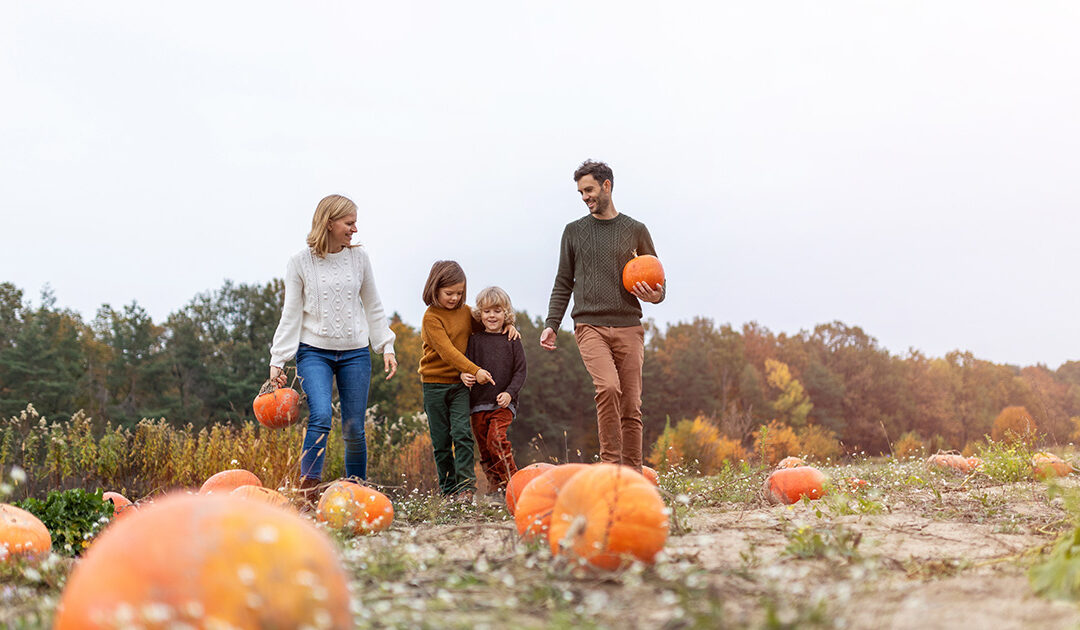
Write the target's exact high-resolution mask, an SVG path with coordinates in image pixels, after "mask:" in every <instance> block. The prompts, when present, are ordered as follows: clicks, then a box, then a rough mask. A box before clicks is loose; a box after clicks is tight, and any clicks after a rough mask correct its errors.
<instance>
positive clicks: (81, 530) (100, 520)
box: [15, 488, 113, 556]
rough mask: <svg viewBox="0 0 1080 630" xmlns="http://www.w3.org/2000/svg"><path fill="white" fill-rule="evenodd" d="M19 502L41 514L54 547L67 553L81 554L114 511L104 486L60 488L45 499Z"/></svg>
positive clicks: (32, 511)
mask: <svg viewBox="0 0 1080 630" xmlns="http://www.w3.org/2000/svg"><path fill="white" fill-rule="evenodd" d="M15 506H16V507H19V508H22V509H24V510H26V511H27V512H30V513H31V514H33V515H34V516H36V517H38V519H40V520H41V522H42V523H44V524H45V527H46V528H48V530H49V535H50V536H51V537H52V547H53V551H55V552H57V553H59V554H61V555H65V556H77V555H79V554H81V553H82V550H83V549H85V548H86V547H88V546H89V545H90V540H91V539H92V538H93V537H94V536H96V535H97V533H98V531H100V530H101V528H102V527H103V526H104V525H105V523H107V522H109V519H110V518H112V515H113V506H112V503H109V502H107V501H105V500H103V499H102V498H101V490H100V489H99V490H97V491H95V492H87V491H86V490H83V489H82V488H75V489H73V490H62V491H61V490H57V491H53V492H50V493H49V496H47V497H46V498H45V500H44V501H42V500H41V499H35V498H33V497H30V498H28V499H24V500H22V501H18V502H16V503H15Z"/></svg>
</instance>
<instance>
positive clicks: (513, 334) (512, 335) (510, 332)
mask: <svg viewBox="0 0 1080 630" xmlns="http://www.w3.org/2000/svg"><path fill="white" fill-rule="evenodd" d="M506 338H507V339H509V340H510V341H513V340H515V339H521V333H519V332H518V329H517V328H514V325H513V324H511V325H509V326H507V327H506Z"/></svg>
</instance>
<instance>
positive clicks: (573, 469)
mask: <svg viewBox="0 0 1080 630" xmlns="http://www.w3.org/2000/svg"><path fill="white" fill-rule="evenodd" d="M588 469H589V465H588V464H563V465H562V466H556V467H554V468H551V469H548V470H545V471H544V472H543V474H541V475H540V476H539V477H537V478H536V479H533V480H532V481H530V482H529V483H528V484H527V485H526V486H525V489H524V490H522V491H521V497H520V498H518V501H517V505H516V507H515V511H514V523H515V524H516V525H517V530H518V533H519V534H521V537H522V538H524V539H525V540H534V539H536V538H547V532H548V527H549V526H550V524H551V510H552V509H553V508H554V507H555V499H556V498H557V497H558V496H559V491H560V490H562V487H563V486H565V485H566V484H567V482H569V481H570V479H572V478H573V477H574V475H576V474H578V473H580V472H581V471H583V470H588Z"/></svg>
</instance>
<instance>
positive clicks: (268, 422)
mask: <svg viewBox="0 0 1080 630" xmlns="http://www.w3.org/2000/svg"><path fill="white" fill-rule="evenodd" d="M251 406H252V408H253V409H254V410H255V419H256V420H258V421H259V423H260V424H262V425H263V426H264V427H269V428H271V429H280V428H283V427H287V426H289V425H290V424H293V423H295V422H296V421H297V420H299V419H300V394H299V393H297V391H296V390H295V389H293V388H291V387H276V386H275V385H274V384H273V381H266V382H265V383H263V386H262V389H260V390H259V395H258V396H256V397H255V401H254V402H252V403H251Z"/></svg>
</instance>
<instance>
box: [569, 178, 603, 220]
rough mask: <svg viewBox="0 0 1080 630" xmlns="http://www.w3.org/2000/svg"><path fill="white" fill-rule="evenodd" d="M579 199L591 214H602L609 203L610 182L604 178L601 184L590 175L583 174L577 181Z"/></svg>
mask: <svg viewBox="0 0 1080 630" xmlns="http://www.w3.org/2000/svg"><path fill="white" fill-rule="evenodd" d="M577 189H578V192H579V193H580V194H581V200H582V201H584V202H585V205H586V206H587V207H588V208H589V212H590V213H592V214H604V212H606V211H607V209H608V206H610V205H611V182H610V181H609V180H604V183H603V184H601V183H599V182H597V181H596V178H595V177H593V176H592V175H583V176H582V177H581V179H579V180H578V182H577Z"/></svg>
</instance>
